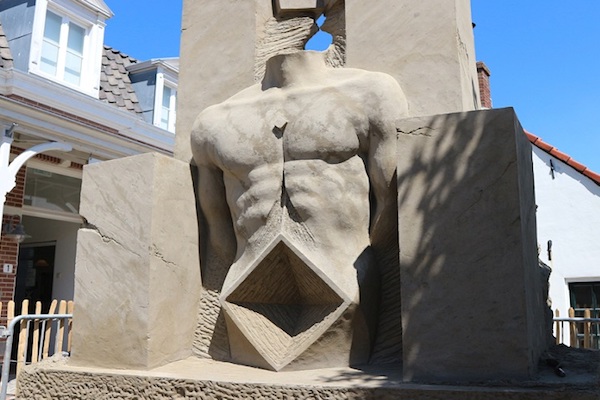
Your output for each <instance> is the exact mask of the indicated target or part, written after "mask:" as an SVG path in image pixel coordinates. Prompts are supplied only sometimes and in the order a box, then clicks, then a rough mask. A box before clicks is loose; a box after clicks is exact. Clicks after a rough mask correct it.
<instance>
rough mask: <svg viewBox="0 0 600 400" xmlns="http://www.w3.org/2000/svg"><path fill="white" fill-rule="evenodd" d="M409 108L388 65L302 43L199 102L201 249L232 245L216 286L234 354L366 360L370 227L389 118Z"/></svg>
mask: <svg viewBox="0 0 600 400" xmlns="http://www.w3.org/2000/svg"><path fill="white" fill-rule="evenodd" d="M406 114H407V105H406V101H405V98H404V96H403V93H402V91H401V89H400V87H399V85H398V84H397V82H396V81H395V80H394V79H393V78H391V77H390V76H388V75H385V74H381V73H375V72H367V71H362V70H356V69H333V68H329V67H327V66H326V65H325V62H324V60H323V56H322V54H321V53H316V52H306V51H303V52H299V53H294V54H290V55H281V56H276V57H274V58H272V59H271V60H269V61H268V63H267V69H266V74H265V78H264V80H263V82H262V84H257V85H254V86H252V87H250V88H248V89H246V90H243V91H242V92H240V93H238V94H237V95H235V96H233V97H232V98H230V99H228V100H227V101H225V102H223V103H221V104H218V105H216V106H213V107H209V108H208V109H206V110H205V111H203V112H202V113H201V114H200V116H199V117H198V119H197V121H196V124H195V126H194V130H193V133H192V149H193V152H194V160H195V162H196V164H197V165H198V166H199V201H200V206H201V209H202V212H203V214H204V217H205V220H206V225H207V228H208V232H206V234H205V236H204V237H203V239H202V240H208V245H207V246H206V248H207V249H209V250H208V251H210V252H211V254H205V255H204V256H203V258H204V259H215V258H216V259H222V260H223V259H224V260H227V259H231V258H232V257H231V255H232V254H228V253H232V252H233V251H234V250H235V257H233V260H234V261H233V264H232V265H231V266H230V268H229V271H228V273H227V276H226V278H225V281H224V283H223V286H222V290H221V298H220V301H221V304H222V305H223V307H224V309H225V314H226V320H227V328H228V332H229V339H230V340H229V342H230V347H231V352H232V359H233V360H234V361H238V362H241V363H245V364H250V365H256V366H261V367H265V368H271V369H276V370H279V369H282V368H284V367H286V366H288V365H292V367H293V365H294V363H295V364H296V365H297V366H298V367H315V366H340V364H342V365H343V364H345V365H347V364H348V363H362V362H366V361H367V360H368V355H369V351H370V348H371V346H372V343H373V337H374V335H375V330H376V321H375V318H376V315H377V310H376V307H377V305H376V304H377V293H376V290H377V280H378V276H377V271H376V266H375V260H374V257H373V255H372V252H371V250H370V245H371V237H372V236H373V235H376V234H377V231H378V230H381V229H384V228H380V226H385V225H386V224H389V221H387V220H386V216H387V211H390V210H389V209H390V208H391V207H394V206H395V204H396V203H395V197H394V196H395V192H394V191H393V190H391V189H392V188H393V187H395V184H394V182H393V178H394V171H395V162H396V130H395V125H394V122H395V121H396V120H397V119H398V118H399V117H401V116H405V115H406ZM386 210H387V211H386ZM390 215H394V214H390ZM230 221H231V222H230ZM229 223H232V224H233V232H234V234H235V243H231V242H228V241H227V238H226V237H225V235H224V234H223V233H224V232H228V231H231V227H228V226H224V224H229ZM394 225H395V222H394ZM384 230H385V229H384ZM311 349H313V350H314V351H311ZM317 349H318V351H317ZM317 352H318V353H320V354H321V355H317V354H316V353H317Z"/></svg>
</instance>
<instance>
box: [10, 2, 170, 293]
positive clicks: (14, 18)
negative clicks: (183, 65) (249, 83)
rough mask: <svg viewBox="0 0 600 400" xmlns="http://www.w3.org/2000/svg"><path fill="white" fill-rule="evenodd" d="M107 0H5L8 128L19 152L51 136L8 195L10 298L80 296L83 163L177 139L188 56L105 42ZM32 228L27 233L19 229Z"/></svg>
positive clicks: (157, 148) (166, 150)
mask: <svg viewBox="0 0 600 400" xmlns="http://www.w3.org/2000/svg"><path fill="white" fill-rule="evenodd" d="M112 15H113V14H112V12H111V10H110V9H109V8H108V7H107V6H106V4H105V3H104V1H102V0H12V1H0V133H1V134H2V135H3V141H4V142H10V153H11V155H10V157H11V159H13V158H14V157H16V156H18V155H19V154H21V153H23V152H25V151H27V150H28V149H31V148H32V147H34V146H36V145H39V144H43V143H52V142H58V143H64V144H66V145H68V146H69V147H72V150H71V151H68V152H67V151H49V152H44V153H42V154H38V155H37V156H35V157H33V158H30V159H29V161H27V163H26V165H25V167H23V168H21V169H20V170H19V171H18V173H17V176H16V185H15V187H14V189H12V191H10V192H9V193H8V194H7V196H6V202H5V204H4V210H3V211H4V215H3V220H2V222H3V223H2V236H1V240H0V265H1V266H2V270H0V301H2V302H6V301H8V300H13V299H14V300H15V301H17V302H20V301H21V300H22V299H25V298H28V299H30V301H41V302H42V304H43V305H46V304H47V303H48V302H49V301H50V300H51V299H66V300H70V299H72V296H73V286H74V268H75V249H76V239H77V231H78V229H79V227H80V226H81V224H82V223H83V222H84V218H85V216H80V215H79V193H80V187H81V177H82V168H83V166H85V165H86V164H88V163H92V162H102V161H105V160H111V159H115V158H120V157H126V156H130V155H135V154H140V153H145V152H159V153H163V154H168V155H170V154H171V153H172V150H173V144H174V120H175V105H176V93H177V75H178V60H177V59H166V60H151V61H148V62H145V63H139V62H138V61H137V60H135V59H133V58H132V57H129V56H127V55H125V54H123V53H121V52H119V51H118V50H115V49H113V48H111V47H108V46H106V45H104V29H105V27H106V22H107V20H108V19H109V18H110V17H111V16H112ZM22 228H24V230H25V232H26V234H27V235H26V236H25V237H23V236H21V237H17V235H15V234H14V233H15V231H16V230H19V229H22Z"/></svg>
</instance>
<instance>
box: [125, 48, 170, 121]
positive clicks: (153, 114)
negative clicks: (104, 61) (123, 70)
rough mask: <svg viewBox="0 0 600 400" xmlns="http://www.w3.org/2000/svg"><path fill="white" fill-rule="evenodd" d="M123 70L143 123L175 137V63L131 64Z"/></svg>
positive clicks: (152, 61)
mask: <svg viewBox="0 0 600 400" xmlns="http://www.w3.org/2000/svg"><path fill="white" fill-rule="evenodd" d="M127 70H128V71H129V78H130V79H131V83H132V85H133V87H134V89H135V91H136V93H137V94H138V100H139V102H140V103H139V104H140V107H141V109H142V115H143V116H144V119H145V120H146V121H147V122H149V123H151V124H153V125H154V126H158V127H160V128H162V129H164V130H167V131H169V132H172V133H175V117H176V113H177V110H176V105H177V80H178V76H179V59H178V58H164V59H157V60H148V61H144V62H141V63H136V64H131V65H129V66H128V67H127Z"/></svg>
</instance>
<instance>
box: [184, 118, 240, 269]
mask: <svg viewBox="0 0 600 400" xmlns="http://www.w3.org/2000/svg"><path fill="white" fill-rule="evenodd" d="M209 116H210V114H209ZM210 121H211V120H210V118H209V117H207V115H206V113H202V114H201V115H200V116H199V117H198V119H197V120H196V121H195V123H194V127H193V128H192V134H191V141H192V143H191V145H192V153H193V156H194V161H195V163H196V165H197V167H198V180H197V182H196V184H197V188H196V196H197V199H198V203H199V206H200V211H201V213H200V219H201V221H200V222H201V223H200V228H201V229H200V243H201V260H202V263H203V265H204V267H203V268H205V267H207V266H208V265H211V266H223V265H230V264H231V262H232V260H233V259H234V257H235V251H236V241H235V233H234V232H233V224H232V222H231V214H230V212H229V207H228V205H227V197H226V189H225V184H224V181H223V170H222V168H220V167H219V165H218V159H219V157H218V156H217V154H216V150H215V145H214V138H215V136H216V135H217V134H218V131H217V130H216V129H215V128H214V126H213V124H211V122H210ZM215 262H216V263H215ZM211 268H212V267H211Z"/></svg>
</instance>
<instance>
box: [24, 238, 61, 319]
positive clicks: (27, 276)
mask: <svg viewBox="0 0 600 400" xmlns="http://www.w3.org/2000/svg"><path fill="white" fill-rule="evenodd" d="M55 253H56V242H46V243H27V244H21V246H20V248H19V263H18V266H17V281H16V285H15V306H16V308H17V310H15V311H17V312H18V313H19V314H20V311H21V304H22V302H23V300H25V299H29V309H30V312H32V311H33V309H34V307H35V302H36V301H40V302H41V303H42V313H47V312H48V309H49V308H50V303H51V302H52V284H53V278H54V255H55Z"/></svg>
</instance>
